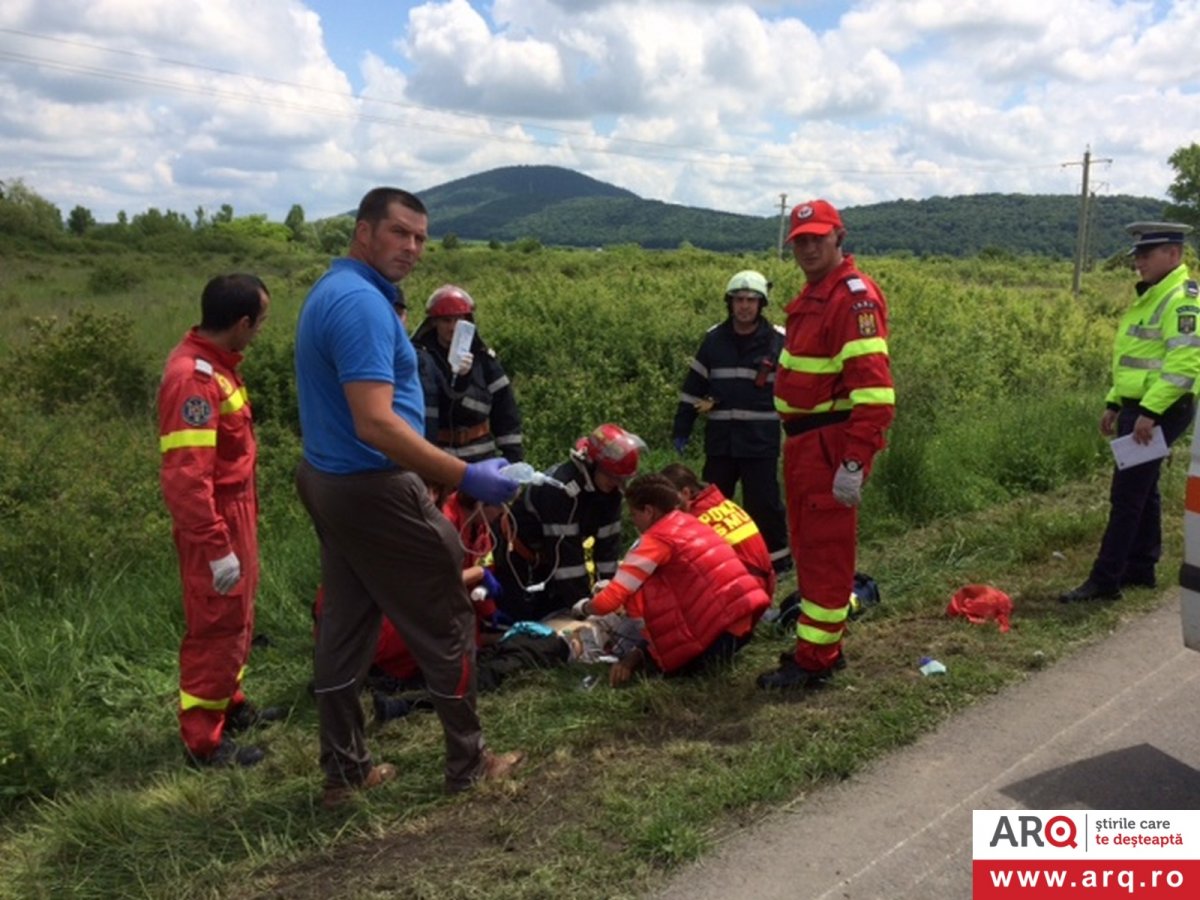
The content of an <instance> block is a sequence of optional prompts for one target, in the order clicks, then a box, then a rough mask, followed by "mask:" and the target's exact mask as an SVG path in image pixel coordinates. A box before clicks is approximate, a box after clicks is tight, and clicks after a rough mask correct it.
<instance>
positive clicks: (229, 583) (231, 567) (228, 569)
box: [208, 553, 242, 594]
mask: <svg viewBox="0 0 1200 900" xmlns="http://www.w3.org/2000/svg"><path fill="white" fill-rule="evenodd" d="M208 567H209V568H210V569H212V573H213V590H214V591H216V592H217V593H218V594H228V593H229V592H230V591H232V590H233V586H234V585H235V584H237V583H238V582H239V581H241V579H242V564H241V561H240V560H238V558H237V554H236V553H230V554H229V555H228V556H222V557H221V558H220V559H214V560H213V561H212V562H210V563H209V564H208Z"/></svg>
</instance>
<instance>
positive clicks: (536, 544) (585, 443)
mask: <svg viewBox="0 0 1200 900" xmlns="http://www.w3.org/2000/svg"><path fill="white" fill-rule="evenodd" d="M645 449H646V445H645V443H644V442H643V441H642V439H641V438H640V437H638V436H637V435H636V434H633V433H632V432H629V431H626V430H625V429H624V428H622V427H621V426H619V425H616V424H614V423H612V422H606V423H604V424H603V425H600V426H598V427H597V428H596V429H595V430H593V431H592V432H591V433H590V434H588V435H587V436H585V437H582V438H580V439H579V440H578V441H577V442H576V444H575V449H574V450H572V451H571V455H570V458H569V459H568V460H567V461H566V462H564V463H561V464H560V465H557V466H555V467H554V468H552V469H551V470H550V471H549V473H548V474H549V475H550V477H551V478H553V479H555V480H556V481H557V482H558V485H557V486H556V485H553V484H541V485H529V486H528V487H526V488H524V489H523V490H522V492H521V496H519V497H518V498H517V500H516V502H514V503H513V504H512V517H511V519H508V518H505V519H501V520H500V521H499V522H498V523H497V537H496V547H495V550H494V552H495V555H496V563H495V572H496V577H497V579H499V581H500V585H501V587H502V589H503V590H502V592H501V595H500V597H499V598H498V599H497V601H496V602H497V605H498V606H499V607H500V609H501V611H503V612H504V613H505V614H506V615H508V616H510V617H511V618H513V619H542V618H545V617H546V616H548V615H550V614H551V613H553V612H555V611H557V610H562V609H566V608H569V607H570V606H571V605H572V604H573V603H575V601H577V600H578V599H579V598H580V597H587V596H590V595H591V592H592V588H593V585H594V583H595V582H600V581H606V580H608V579H611V578H612V577H613V576H614V575H616V573H617V563H618V561H619V560H620V556H621V548H620V541H621V490H622V488H623V487H624V485H625V482H626V481H628V480H629V479H630V478H632V477H633V476H634V475H635V474H636V473H637V467H638V461H639V459H640V458H641V454H642V453H644V452H645ZM588 538H591V539H592V546H591V564H592V567H593V569H594V572H589V571H588V549H587V547H586V546H585V545H586V543H587V540H588Z"/></svg>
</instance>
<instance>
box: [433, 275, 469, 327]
mask: <svg viewBox="0 0 1200 900" xmlns="http://www.w3.org/2000/svg"><path fill="white" fill-rule="evenodd" d="M474 314H475V301H474V300H472V299H471V295H470V294H468V293H467V292H466V291H464V290H463V289H462V288H460V287H459V286H458V285H456V284H443V285H442V286H441V287H440V288H438V289H437V290H436V291H434V292H433V293H432V294H430V295H429V300H428V301H427V302H426V303H425V315H426V316H427V317H428V318H431V319H433V318H439V317H441V316H466V317H467V318H468V319H471V318H474Z"/></svg>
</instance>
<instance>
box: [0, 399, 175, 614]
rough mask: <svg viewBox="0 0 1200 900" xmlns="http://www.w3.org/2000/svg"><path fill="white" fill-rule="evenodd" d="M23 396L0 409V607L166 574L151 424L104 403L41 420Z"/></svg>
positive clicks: (165, 526) (165, 530)
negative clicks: (151, 571) (139, 573)
mask: <svg viewBox="0 0 1200 900" xmlns="http://www.w3.org/2000/svg"><path fill="white" fill-rule="evenodd" d="M19 396H20V395H19V394H18V395H7V397H6V399H5V400H4V402H3V403H0V521H3V527H0V602H7V601H9V600H12V599H15V598H17V597H19V596H33V597H40V598H41V599H42V601H43V602H45V601H47V600H51V599H52V598H53V597H55V596H56V595H57V594H58V592H59V591H60V590H62V589H74V587H75V586H78V585H81V584H82V585H88V584H91V585H102V584H111V583H112V582H114V581H118V580H120V578H121V576H122V574H123V573H124V572H125V571H126V570H127V569H130V568H134V569H136V568H140V567H144V566H146V565H147V564H148V563H151V562H153V563H154V564H157V565H159V566H161V565H166V564H167V562H166V560H167V558H168V557H167V554H168V553H169V552H170V539H169V537H168V536H169V535H170V525H169V523H168V520H167V516H166V510H165V508H164V506H163V503H162V499H161V495H160V493H159V488H158V477H157V465H158V447H157V441H156V439H155V430H154V426H153V424H152V423H151V422H149V421H147V420H146V419H145V418H143V419H137V420H134V419H130V418H127V417H122V416H114V415H113V414H112V411H111V409H110V407H109V406H108V405H107V404H104V403H101V402H94V403H89V404H76V405H73V406H64V407H63V408H62V409H61V410H59V411H57V412H54V413H50V414H47V413H42V412H39V411H38V410H36V409H29V408H27V407H25V406H24V405H23V404H21V403H19V402H18V401H17V399H16V397H19Z"/></svg>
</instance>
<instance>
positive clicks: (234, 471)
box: [158, 328, 258, 560]
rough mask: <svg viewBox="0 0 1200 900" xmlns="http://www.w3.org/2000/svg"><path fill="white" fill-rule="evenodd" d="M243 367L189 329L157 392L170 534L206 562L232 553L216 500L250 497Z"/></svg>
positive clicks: (251, 458) (252, 450) (250, 433)
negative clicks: (202, 553) (203, 551)
mask: <svg viewBox="0 0 1200 900" xmlns="http://www.w3.org/2000/svg"><path fill="white" fill-rule="evenodd" d="M241 361H242V354H240V353H234V352H232V351H229V350H223V349H222V348H220V347H218V346H217V345H216V344H214V343H212V342H211V341H209V340H208V339H207V338H203V337H201V336H200V335H199V334H198V333H197V332H196V330H195V329H194V328H193V329H192V330H191V331H189V332H188V333H187V334H186V335H184V338H183V340H182V341H180V342H179V344H178V345H177V346H176V347H175V349H174V350H172V351H171V354H170V356H168V357H167V362H166V365H165V366H164V368H163V378H162V383H161V385H160V386H159V390H158V435H159V438H158V442H159V449H160V450H161V451H162V467H161V470H160V481H161V483H162V491H163V497H164V498H165V500H166V504H167V509H168V510H169V511H170V513H171V519H172V520H173V522H174V525H175V529H176V531H178V532H179V533H180V534H181V535H183V536H184V537H185V538H186V539H187V540H188V541H191V542H194V543H195V544H197V545H200V546H202V547H205V548H208V559H209V560H214V559H220V558H221V557H223V556H225V555H227V554H228V553H230V552H232V550H233V547H232V545H231V544H230V541H229V529H228V528H227V527H226V525H225V520H224V519H223V518H222V516H221V515H220V514H219V513H218V512H217V506H216V503H215V501H214V498H215V495H216V493H217V492H218V491H221V492H225V491H229V492H232V491H249V492H250V494H251V495H253V494H254V464H255V460H256V458H257V455H258V449H257V444H256V443H255V440H254V426H253V424H252V418H251V410H250V400H249V397H248V395H247V394H246V386H245V384H244V383H243V382H242V379H241V376H240V375H238V372H237V367H238V364H239V363H240V362H241Z"/></svg>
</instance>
